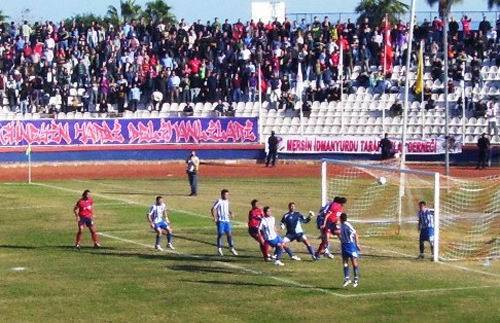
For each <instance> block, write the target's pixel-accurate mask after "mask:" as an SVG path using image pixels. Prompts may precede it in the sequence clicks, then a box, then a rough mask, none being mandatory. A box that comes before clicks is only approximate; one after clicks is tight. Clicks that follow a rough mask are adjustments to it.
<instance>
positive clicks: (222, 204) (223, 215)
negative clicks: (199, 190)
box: [210, 189, 238, 256]
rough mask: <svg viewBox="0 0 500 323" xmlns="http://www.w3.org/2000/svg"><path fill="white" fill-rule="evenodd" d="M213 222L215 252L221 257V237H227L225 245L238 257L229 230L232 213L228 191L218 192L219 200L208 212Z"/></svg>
mask: <svg viewBox="0 0 500 323" xmlns="http://www.w3.org/2000/svg"><path fill="white" fill-rule="evenodd" d="M210 212H211V213H212V217H213V218H214V222H215V224H216V225H217V252H218V254H219V255H220V256H223V255H224V254H223V252H222V242H221V240H222V236H223V235H226V236H227V243H228V245H229V249H230V250H231V253H232V254H233V255H235V256H237V255H238V252H236V249H235V248H234V244H233V232H232V228H231V218H233V217H234V216H233V212H232V211H231V209H230V208H229V191H228V190H226V189H223V190H222V191H221V192H220V199H218V200H217V201H215V203H214V205H213V206H212V209H211V210H210Z"/></svg>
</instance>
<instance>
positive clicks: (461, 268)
mask: <svg viewBox="0 0 500 323" xmlns="http://www.w3.org/2000/svg"><path fill="white" fill-rule="evenodd" d="M367 248H370V249H374V250H378V251H382V252H388V253H393V254H396V255H401V256H405V257H409V258H414V256H415V255H410V254H407V253H403V252H399V251H394V250H387V249H380V248H373V247H367ZM437 263H438V264H440V265H443V266H449V267H452V268H455V269H458V270H463V271H468V272H472V273H476V274H482V275H486V276H492V277H500V275H499V274H495V273H490V272H487V271H482V270H479V269H473V268H468V267H464V266H460V265H454V264H450V263H448V262H444V261H438V262H437Z"/></svg>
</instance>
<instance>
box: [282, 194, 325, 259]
mask: <svg viewBox="0 0 500 323" xmlns="http://www.w3.org/2000/svg"><path fill="white" fill-rule="evenodd" d="M313 215H314V213H313V212H312V211H309V215H308V216H307V217H305V216H304V215H302V214H301V213H300V212H297V210H296V205H295V203H294V202H290V203H288V212H287V213H285V214H284V215H283V218H281V227H282V228H283V229H285V228H286V235H285V238H284V239H283V241H284V242H285V243H286V244H288V243H290V242H292V241H298V242H302V243H304V245H305V246H306V248H307V251H308V252H309V254H310V255H311V257H312V259H313V260H317V258H316V256H315V255H314V250H313V248H312V246H311V245H310V244H309V241H307V237H306V235H305V234H304V229H302V223H309V222H310V221H311V218H312V216H313ZM297 258H298V257H297ZM298 259H300V258H298Z"/></svg>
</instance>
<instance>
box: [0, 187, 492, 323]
mask: <svg viewBox="0 0 500 323" xmlns="http://www.w3.org/2000/svg"><path fill="white" fill-rule="evenodd" d="M87 188H88V189H90V190H91V191H92V193H93V198H94V202H95V222H96V226H97V229H98V231H99V232H100V233H101V242H102V245H103V248H102V249H93V248H92V247H91V240H90V235H89V233H88V231H86V232H85V233H84V239H83V243H82V246H83V248H82V250H80V251H77V250H75V249H74V248H73V242H74V234H75V232H76V223H75V221H74V216H73V214H72V208H73V205H74V203H75V202H76V200H77V199H78V198H79V197H80V195H81V193H82V191H83V190H84V189H87ZM222 188H227V189H229V191H230V194H231V195H230V201H231V205H232V209H233V211H234V213H235V216H236V219H235V222H234V235H235V237H234V240H235V244H236V248H237V249H238V252H239V256H237V257H235V256H231V255H229V254H230V253H229V250H227V249H225V254H226V255H225V256H224V257H219V256H216V248H215V226H214V224H213V222H212V220H211V218H210V207H211V205H212V203H213V201H214V200H215V199H217V198H218V196H219V192H220V189H222ZM187 192H188V187H187V181H186V179H184V178H173V177H172V178H168V177H167V178H163V179H154V180H153V179H136V180H130V179H128V180H110V179H107V180H64V181H63V180H60V181H44V182H36V183H34V184H31V185H28V184H24V183H0V196H1V198H0V321H2V322H26V321H40V322H63V321H64V322H67V321H75V322H78V321H91V322H102V321H106V322H138V321H142V322H151V321H162V322H165V321H177V322H178V321H190V322H202V321H203V322H207V321H209V322H239V321H243V322H246V321H255V322H276V321H292V322H294V321H297V322H330V321H359V322H367V321H373V322H379V321H402V322H405V321H449V322H457V321H463V322H466V321H467V322H470V321H474V322H494V321H497V322H498V321H499V320H500V266H499V264H498V261H492V262H491V263H489V264H486V265H485V264H484V262H482V261H477V260H474V261H460V262H444V263H433V262H431V261H430V255H429V256H428V258H427V259H425V260H420V261H419V260H416V259H415V258H416V255H417V252H418V241H417V240H416V239H415V237H416V233H415V235H407V236H404V237H403V236H383V237H363V236H362V235H361V237H360V242H361V248H362V257H361V259H360V270H361V281H360V285H359V286H358V287H357V288H355V289H354V288H352V287H350V288H342V281H343V275H342V265H341V261H340V257H339V256H338V255H336V257H335V259H333V260H330V259H325V258H322V259H321V260H320V261H318V262H313V261H311V260H310V257H309V256H308V255H307V254H306V253H305V252H306V250H305V247H304V246H303V245H302V244H299V243H296V242H294V243H292V244H291V248H292V249H293V250H294V251H295V252H296V253H297V254H298V255H299V256H300V257H301V258H302V261H292V260H290V259H288V257H287V256H285V257H284V262H285V266H284V267H277V266H274V265H273V263H265V262H264V261H262V260H261V257H260V252H259V248H258V245H257V243H256V242H255V241H254V240H253V239H252V238H250V237H249V236H248V234H247V229H246V218H247V214H248V210H249V207H250V205H249V204H250V200H251V199H253V198H257V199H259V200H260V201H261V202H262V204H263V205H270V206H271V207H272V209H273V213H274V216H275V217H276V219H277V221H279V219H280V218H281V215H282V214H283V213H284V212H285V210H286V207H287V204H288V202H290V201H294V202H296V203H297V207H298V209H299V211H302V213H306V212H307V211H308V210H314V211H317V210H318V208H319V204H320V198H319V197H320V183H319V179H318V178H288V179H283V178H241V179H234V178H216V177H215V178H203V177H202V178H201V181H200V194H199V196H198V197H196V198H189V197H187V195H186V193H187ZM156 195H163V196H164V198H165V200H166V203H167V206H168V208H169V210H170V219H171V221H172V225H173V229H174V234H175V238H174V244H175V247H176V250H175V251H167V250H166V251H163V252H160V251H156V250H154V249H153V245H154V234H153V232H152V231H151V229H150V228H149V226H148V223H147V222H146V218H145V214H146V210H147V208H148V207H149V205H151V204H152V203H153V202H154V197H155V196H156ZM348 210H349V206H348V205H347V211H348ZM304 229H305V231H306V234H307V235H308V237H309V239H310V240H311V242H312V244H313V246H314V247H317V246H318V243H319V241H318V239H317V238H318V231H317V230H316V226H315V224H314V223H310V224H306V225H304ZM165 243H166V239H165V238H163V240H162V245H164V244H165ZM333 249H334V251H338V242H337V241H334V242H333Z"/></svg>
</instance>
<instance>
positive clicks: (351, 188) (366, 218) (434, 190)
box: [321, 159, 440, 261]
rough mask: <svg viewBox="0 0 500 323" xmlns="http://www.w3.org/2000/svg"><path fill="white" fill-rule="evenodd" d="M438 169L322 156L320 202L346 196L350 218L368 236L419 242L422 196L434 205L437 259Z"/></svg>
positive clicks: (438, 227) (430, 204)
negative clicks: (403, 167) (420, 168)
mask: <svg viewBox="0 0 500 323" xmlns="http://www.w3.org/2000/svg"><path fill="white" fill-rule="evenodd" d="M439 179H440V178H439V173H435V172H429V171H423V170H411V169H400V168H398V167H394V166H392V165H387V164H379V163H370V162H359V163H357V162H349V161H342V160H334V159H322V162H321V202H322V205H325V204H326V203H327V202H328V200H331V199H333V197H334V196H343V197H346V198H347V201H348V202H347V205H346V211H347V213H348V216H349V219H350V221H352V222H354V223H358V224H359V227H360V230H361V233H362V234H363V235H368V236H398V235H402V236H404V238H407V239H414V238H415V240H414V241H415V246H418V237H417V233H416V231H417V228H416V226H417V223H418V221H417V217H416V214H417V212H418V202H420V201H422V200H425V201H427V203H428V205H429V206H430V207H432V208H433V209H434V248H433V253H432V259H433V260H434V261H438V260H439V249H440V248H439V245H440V240H439V237H440V235H439V230H440V226H439V221H440V218H439V215H440V203H439V199H440V184H439Z"/></svg>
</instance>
